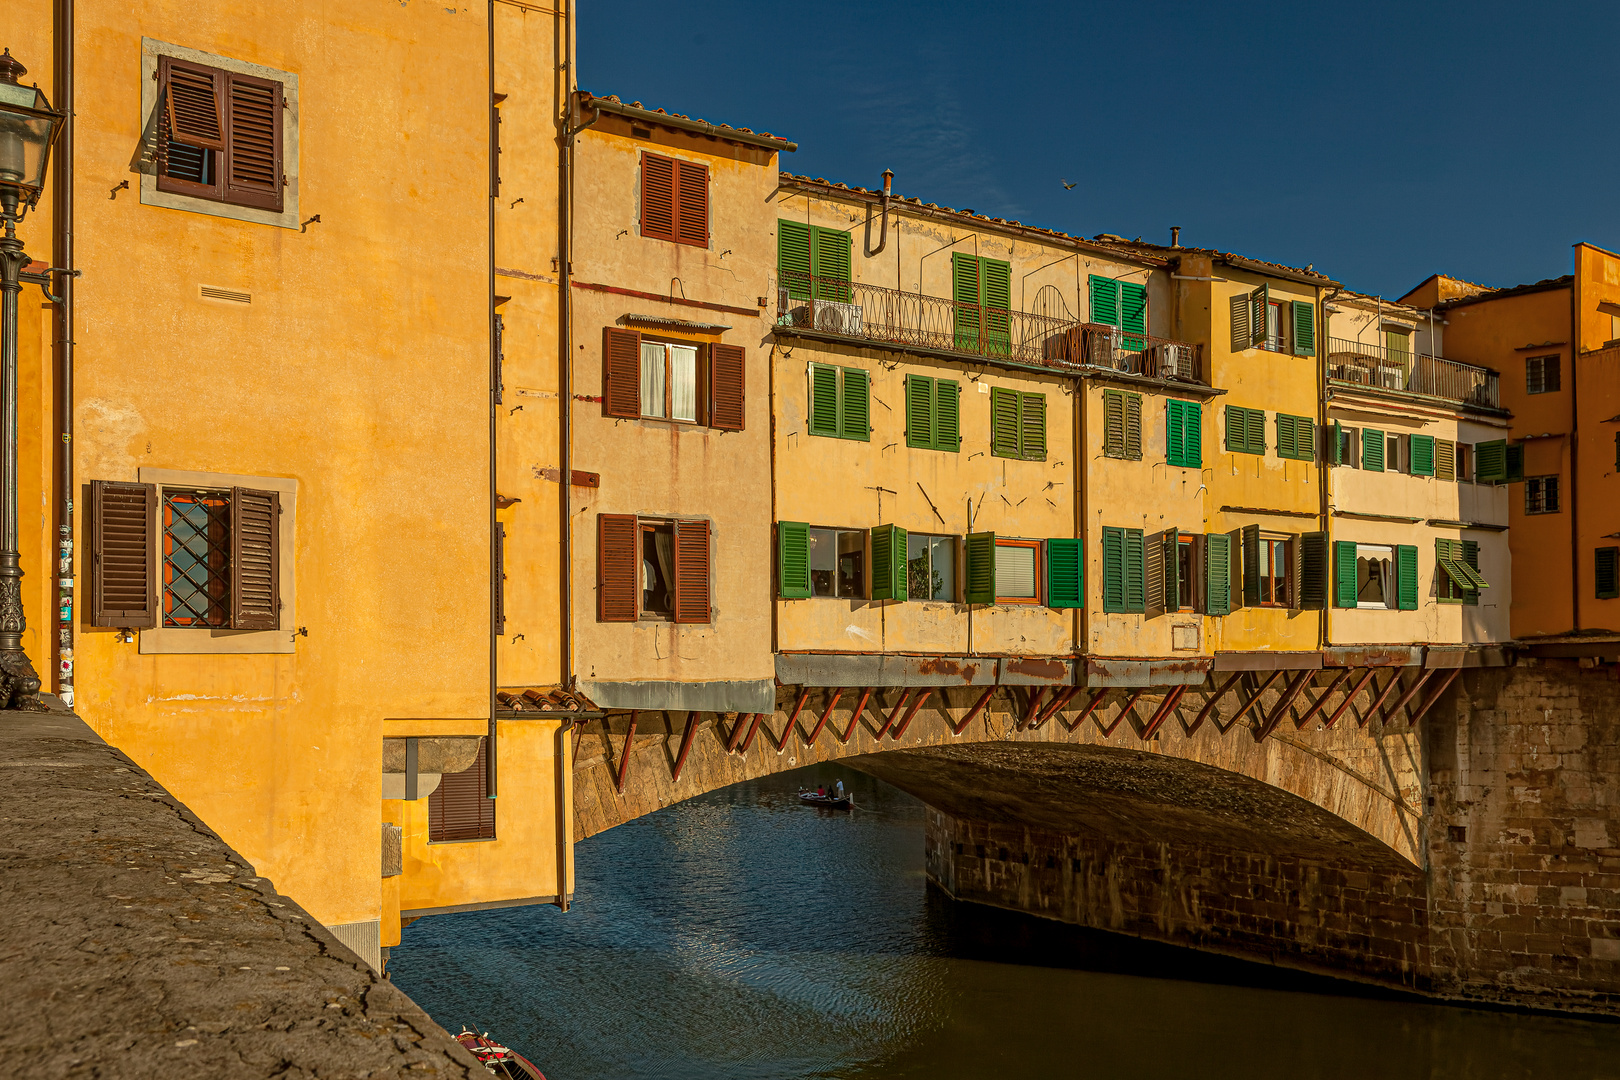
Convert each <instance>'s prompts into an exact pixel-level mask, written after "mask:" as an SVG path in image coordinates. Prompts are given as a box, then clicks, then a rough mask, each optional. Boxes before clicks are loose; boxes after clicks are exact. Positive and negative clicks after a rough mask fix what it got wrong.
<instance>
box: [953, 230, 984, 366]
mask: <svg viewBox="0 0 1620 1080" xmlns="http://www.w3.org/2000/svg"><path fill="white" fill-rule="evenodd" d="M982 296H983V292H982V290H981V289H980V287H979V260H978V257H977V256H974V255H963V254H962V253H961V252H958V251H953V252H951V300H952V301H954V302H955V304H956V307H954V308H953V309H952V312H953V321H954V329H955V341H956V347H957V348H958V349H961V350H964V351H966V352H978V351H979V316H980V310H979V304H980V303H982V300H981V299H980V298H981V297H982Z"/></svg>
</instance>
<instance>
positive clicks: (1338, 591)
mask: <svg viewBox="0 0 1620 1080" xmlns="http://www.w3.org/2000/svg"><path fill="white" fill-rule="evenodd" d="M1333 606H1334V607H1341V608H1353V607H1355V606H1356V544H1355V541H1354V540H1337V541H1334V544H1333Z"/></svg>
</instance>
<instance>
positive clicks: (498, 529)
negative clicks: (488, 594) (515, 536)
mask: <svg viewBox="0 0 1620 1080" xmlns="http://www.w3.org/2000/svg"><path fill="white" fill-rule="evenodd" d="M494 622H495V636H496V637H500V636H501V635H502V634H504V633H506V525H505V524H504V523H502V522H499V521H497V522H496V523H495V619H494Z"/></svg>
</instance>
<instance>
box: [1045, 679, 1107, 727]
mask: <svg viewBox="0 0 1620 1080" xmlns="http://www.w3.org/2000/svg"><path fill="white" fill-rule="evenodd" d="M1110 689H1112V687H1108V686H1105V687H1103V688H1102V689H1101V690H1098V691H1097V692H1096V693H1095V694H1092V695H1091V700H1090V701H1088V702H1086V707H1085V708H1083V709H1081V710H1080V715H1079V716H1077V717H1075V718H1074V723H1072V724H1071V723H1069V722H1068V721H1067V720H1065V719H1063V717H1061V716H1060V717H1058V723H1060V724H1062V725H1063V726H1064V727H1065V728H1067V729H1068V730H1070V731H1073V730H1074V729H1075V728H1077V727H1079V726H1080V725H1081V724H1083V723H1085V722H1086V721H1087V720H1089V719H1091V714H1092V713H1093V712H1095V711H1096V710H1097V706H1098V705H1101V704H1102V699H1103V698H1105V697H1107V696H1108V691H1109V690H1110Z"/></svg>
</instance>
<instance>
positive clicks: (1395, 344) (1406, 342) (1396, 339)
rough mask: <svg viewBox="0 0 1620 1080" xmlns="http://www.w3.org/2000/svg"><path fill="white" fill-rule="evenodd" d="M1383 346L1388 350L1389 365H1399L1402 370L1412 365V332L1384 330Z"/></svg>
mask: <svg viewBox="0 0 1620 1080" xmlns="http://www.w3.org/2000/svg"><path fill="white" fill-rule="evenodd" d="M1384 348H1385V349H1386V350H1388V352H1389V362H1390V365H1391V366H1394V365H1399V366H1400V367H1401V368H1402V369H1403V370H1404V369H1406V368H1409V367H1411V365H1412V334H1411V332H1410V331H1407V330H1385V331H1384Z"/></svg>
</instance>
